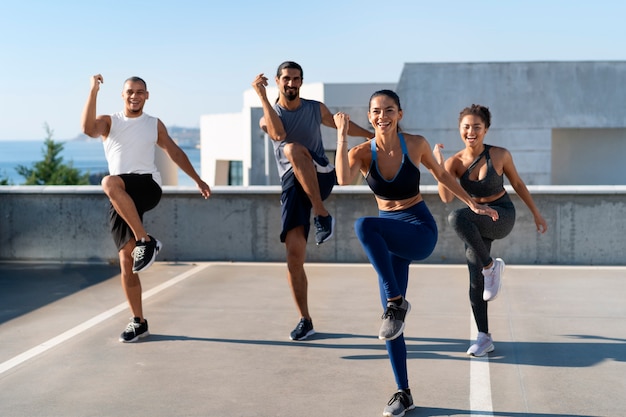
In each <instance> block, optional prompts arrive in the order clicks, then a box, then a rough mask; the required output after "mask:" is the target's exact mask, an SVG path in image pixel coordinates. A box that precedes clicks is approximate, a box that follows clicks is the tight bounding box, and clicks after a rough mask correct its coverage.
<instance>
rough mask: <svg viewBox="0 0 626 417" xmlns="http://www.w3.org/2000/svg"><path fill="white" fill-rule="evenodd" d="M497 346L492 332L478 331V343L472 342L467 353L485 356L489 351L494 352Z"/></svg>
mask: <svg viewBox="0 0 626 417" xmlns="http://www.w3.org/2000/svg"><path fill="white" fill-rule="evenodd" d="M495 349H496V348H495V347H494V346H493V339H491V334H489V333H483V332H478V338H477V339H476V343H474V344H472V346H470V348H469V349H467V354H468V355H470V356H485V355H486V354H487V353H489V352H493V351H494V350H495Z"/></svg>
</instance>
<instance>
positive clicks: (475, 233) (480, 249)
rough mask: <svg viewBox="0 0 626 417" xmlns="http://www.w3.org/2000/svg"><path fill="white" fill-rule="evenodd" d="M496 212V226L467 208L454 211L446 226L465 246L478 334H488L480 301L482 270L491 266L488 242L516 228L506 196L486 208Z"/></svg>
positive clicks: (483, 307)
mask: <svg viewBox="0 0 626 417" xmlns="http://www.w3.org/2000/svg"><path fill="white" fill-rule="evenodd" d="M485 205H487V206H489V207H491V208H493V209H494V210H496V211H497V212H498V216H499V218H498V220H496V221H495V222H494V221H493V220H492V219H491V217H489V216H483V215H480V214H476V213H474V212H473V211H472V210H470V209H469V208H467V207H466V208H462V209H458V210H455V211H453V212H452V213H450V215H449V216H448V222H449V223H450V225H451V226H452V228H453V229H454V231H455V232H456V234H457V235H458V236H459V237H460V238H461V240H462V241H463V243H465V258H466V260H467V268H468V269H469V276H470V288H469V298H470V303H471V305H472V312H473V313H474V320H475V321H476V327H478V331H479V332H483V333H489V322H488V319H487V302H486V301H484V300H483V289H484V286H485V281H484V276H483V274H482V271H483V267H484V266H485V265H489V263H490V262H491V253H490V252H491V242H493V241H494V240H496V239H502V238H504V237H506V236H507V235H508V234H509V233H511V230H513V225H514V224H515V206H514V205H513V202H512V201H511V198H510V197H509V195H508V194H504V195H503V196H502V197H500V198H499V199H497V200H496V201H493V202H491V203H487V204H485Z"/></svg>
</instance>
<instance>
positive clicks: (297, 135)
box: [272, 98, 337, 243]
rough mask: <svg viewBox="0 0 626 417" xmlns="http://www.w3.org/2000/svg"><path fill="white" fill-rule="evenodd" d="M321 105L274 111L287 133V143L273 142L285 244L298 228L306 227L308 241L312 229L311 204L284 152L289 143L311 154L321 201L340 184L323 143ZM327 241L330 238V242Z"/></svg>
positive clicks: (313, 103)
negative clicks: (280, 191)
mask: <svg viewBox="0 0 626 417" xmlns="http://www.w3.org/2000/svg"><path fill="white" fill-rule="evenodd" d="M320 105H321V104H320V102H319V101H315V100H307V99H303V98H301V99H300V107H298V108H297V109H296V110H287V109H285V108H284V107H281V106H280V105H279V104H278V103H276V104H274V110H275V111H276V113H277V114H278V117H280V120H281V122H282V123H283V127H284V129H285V132H286V137H285V140H283V141H272V143H273V145H274V158H275V159H276V166H277V168H278V174H279V175H280V184H281V188H282V194H281V196H280V201H281V216H282V230H281V233H280V241H281V242H283V243H284V242H285V238H286V237H287V232H289V231H290V230H291V229H294V228H296V227H299V226H303V227H304V236H305V238H307V239H308V236H309V231H310V228H311V208H312V206H311V201H310V200H309V197H308V196H307V195H306V193H305V192H304V190H303V189H302V186H301V185H300V183H298V180H297V179H296V177H295V175H294V173H293V167H292V166H291V162H289V160H288V159H287V157H286V156H285V152H284V148H285V145H286V144H288V143H298V144H300V145H302V146H304V147H305V148H307V150H308V151H309V153H310V154H311V158H313V163H314V164H315V167H316V170H317V180H318V183H319V188H320V195H321V198H322V200H326V199H327V198H328V196H329V195H330V193H331V191H332V189H333V187H334V186H335V184H336V183H337V175H336V173H335V167H334V166H333V165H331V164H330V163H329V162H328V158H327V157H326V154H325V152H324V143H323V142H322V130H321V123H322V112H321V110H320ZM327 239H328V238H327Z"/></svg>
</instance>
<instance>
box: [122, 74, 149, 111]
mask: <svg viewBox="0 0 626 417" xmlns="http://www.w3.org/2000/svg"><path fill="white" fill-rule="evenodd" d="M148 96H149V94H148V91H147V90H146V85H145V84H144V83H143V82H141V81H132V80H128V81H126V82H125V83H124V90H123V91H122V98H123V99H124V106H125V107H124V110H125V112H124V113H125V114H126V116H127V117H137V116H141V114H142V112H143V106H144V104H145V102H146V100H147V99H148Z"/></svg>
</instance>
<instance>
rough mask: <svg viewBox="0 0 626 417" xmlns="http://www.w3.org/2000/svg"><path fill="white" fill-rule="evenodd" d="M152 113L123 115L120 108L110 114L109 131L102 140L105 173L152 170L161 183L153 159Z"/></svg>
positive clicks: (136, 172)
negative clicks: (131, 115) (106, 166)
mask: <svg viewBox="0 0 626 417" xmlns="http://www.w3.org/2000/svg"><path fill="white" fill-rule="evenodd" d="M157 122H158V119H157V118H156V117H152V116H149V115H147V114H145V113H143V114H142V115H141V116H139V117H126V116H125V115H124V113H123V112H118V113H114V114H112V115H111V131H110V132H109V136H108V137H107V138H106V139H105V140H104V141H103V142H102V144H103V146H104V155H105V156H106V159H107V163H108V165H109V174H111V175H120V174H152V179H153V180H154V181H155V182H156V183H157V184H159V186H161V174H160V173H159V171H158V170H157V167H156V164H155V162H154V158H155V154H154V152H155V150H156V143H157V138H158V133H157Z"/></svg>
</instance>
